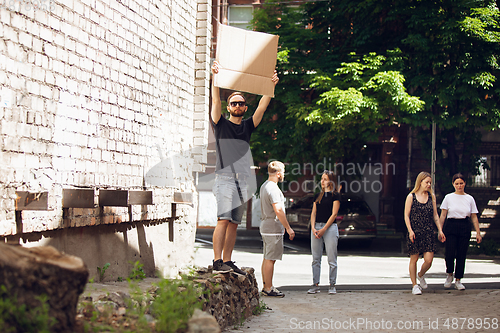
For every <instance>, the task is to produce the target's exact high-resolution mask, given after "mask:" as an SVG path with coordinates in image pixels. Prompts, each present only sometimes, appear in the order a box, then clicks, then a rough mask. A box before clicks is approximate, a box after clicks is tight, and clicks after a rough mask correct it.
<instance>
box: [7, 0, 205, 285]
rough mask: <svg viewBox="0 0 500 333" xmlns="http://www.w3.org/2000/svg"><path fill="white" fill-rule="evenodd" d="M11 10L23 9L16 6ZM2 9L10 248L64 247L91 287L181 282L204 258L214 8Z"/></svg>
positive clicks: (186, 0) (95, 0) (77, 3)
mask: <svg viewBox="0 0 500 333" xmlns="http://www.w3.org/2000/svg"><path fill="white" fill-rule="evenodd" d="M9 3H10V2H9ZM12 3H13V5H8V4H7V2H6V3H5V4H2V6H1V7H0V16H1V24H0V36H1V37H0V93H1V101H0V137H1V141H0V145H1V149H0V161H1V162H0V163H1V167H0V207H1V209H0V240H1V241H4V242H9V243H20V244H22V245H24V246H38V245H52V246H54V247H56V248H57V249H59V250H61V251H64V252H66V253H68V254H73V255H77V256H79V257H81V258H82V259H83V260H84V261H85V263H86V264H87V266H88V268H89V271H90V274H91V276H95V275H96V274H97V267H103V266H104V265H105V264H106V263H110V264H111V265H110V267H109V269H108V271H107V275H108V276H109V277H110V278H111V277H114V279H116V278H117V277H127V276H128V272H129V271H130V269H131V267H132V266H133V263H135V262H137V261H140V262H141V264H143V265H144V270H145V271H146V273H148V275H150V276H154V274H156V273H157V272H159V273H161V274H162V275H164V276H170V275H175V274H177V273H178V270H179V269H180V268H181V267H183V266H186V265H188V264H189V263H190V262H191V260H192V256H193V253H194V236H195V229H196V215H197V214H196V212H197V205H198V202H197V195H196V187H195V175H196V173H197V172H199V171H203V170H204V164H205V163H206V150H207V149H206V143H207V135H208V118H207V117H208V111H207V110H208V95H209V84H208V81H209V75H208V73H209V69H210V47H211V45H210V36H211V33H212V32H211V26H212V25H211V17H212V14H211V10H212V6H211V3H209V2H208V1H206V0H196V1H190V0H180V1H177V0H176V1H174V0H167V1H148V0H125V1H115V0H90V1H89V0H73V1H70V2H66V1H53V0H49V1H47V4H46V5H45V4H42V5H41V6H38V7H37V6H35V5H36V4H35V5H31V3H30V2H12Z"/></svg>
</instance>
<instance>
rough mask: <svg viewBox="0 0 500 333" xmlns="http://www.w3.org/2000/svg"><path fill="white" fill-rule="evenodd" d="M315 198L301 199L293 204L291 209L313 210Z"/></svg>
mask: <svg viewBox="0 0 500 333" xmlns="http://www.w3.org/2000/svg"><path fill="white" fill-rule="evenodd" d="M313 200H314V197H312V196H307V197H305V198H302V199H300V200H299V201H296V202H294V203H293V204H292V206H291V207H290V208H291V209H297V208H312V204H313Z"/></svg>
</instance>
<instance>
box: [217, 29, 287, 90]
mask: <svg viewBox="0 0 500 333" xmlns="http://www.w3.org/2000/svg"><path fill="white" fill-rule="evenodd" d="M277 53H278V36H275V35H271V34H266V33H263V32H256V31H249V30H244V29H240V28H235V27H230V26H227V25H223V24H219V26H218V35H217V54H216V56H215V58H216V59H217V61H218V62H219V64H220V67H221V68H220V70H219V73H218V74H217V75H214V85H215V86H216V87H220V88H226V89H232V90H237V91H245V92H249V93H252V94H257V95H266V96H271V97H274V84H273V82H272V80H271V78H272V77H273V74H274V70H275V68H276V57H277Z"/></svg>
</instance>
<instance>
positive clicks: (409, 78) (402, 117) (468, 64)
mask: <svg viewBox="0 0 500 333" xmlns="http://www.w3.org/2000/svg"><path fill="white" fill-rule="evenodd" d="M292 5H293V6H292ZM295 5H296V3H295V2H292V1H290V2H287V1H280V2H269V3H264V4H263V6H262V8H261V9H259V10H256V11H255V13H254V22H253V23H254V26H255V28H256V30H258V31H263V32H268V33H272V34H276V35H279V36H280V39H279V44H280V45H279V52H280V54H279V57H278V73H279V76H280V82H279V84H278V85H277V87H276V90H275V95H276V97H275V99H274V100H273V102H272V103H271V105H270V106H269V108H268V111H266V113H265V115H264V119H263V121H262V122H261V124H260V125H259V127H258V128H257V130H256V132H255V134H254V135H253V137H252V142H251V143H252V153H253V154H254V155H253V157H254V160H255V161H256V162H265V161H267V160H268V159H279V160H281V161H284V162H286V163H295V162H299V163H302V162H303V161H321V160H322V159H323V158H324V157H331V158H332V159H333V160H334V161H336V162H345V161H348V162H356V161H359V160H360V159H365V158H366V155H365V151H364V150H363V146H364V145H365V144H366V142H369V141H370V140H375V141H376V140H377V139H378V135H379V130H380V129H381V128H382V127H384V126H386V125H390V124H392V123H394V122H396V123H398V124H409V125H411V126H413V127H416V128H417V129H418V130H419V131H421V132H426V131H428V129H429V128H430V127H431V124H432V122H435V123H436V124H437V127H438V133H437V135H438V136H437V137H438V141H441V142H440V145H441V149H442V151H443V152H445V155H446V156H443V158H444V159H445V161H442V162H440V163H442V164H447V165H448V167H447V168H438V169H437V171H438V174H440V176H439V177H441V178H443V179H445V178H446V179H447V181H449V179H448V178H450V176H451V175H452V174H453V173H455V172H457V171H461V172H462V173H464V174H465V175H466V176H468V175H473V174H474V173H475V172H476V171H477V164H478V163H477V161H478V159H477V156H476V155H475V154H473V153H469V152H467V151H464V150H463V149H462V148H461V147H465V146H467V145H470V146H475V147H477V146H478V144H479V143H480V136H478V135H476V134H477V133H479V130H480V129H481V128H483V129H486V130H491V129H498V128H500V107H499V106H500V105H499V104H500V98H499V97H500V85H499V80H498V77H499V74H500V61H499V57H500V43H499V41H500V24H499V22H500V14H499V9H498V6H497V3H496V2H495V1H492V0H486V1H472V2H471V1H468V0H467V1H466V0H457V1H451V2H450V1H444V0H438V1H432V2H429V1H393V0H391V1H389V0H378V1H366V0H352V1H341V0H330V1H319V2H312V1H311V2H309V1H307V2H304V3H303V4H301V5H300V6H295ZM353 55H357V56H354V57H353ZM450 133H454V134H453V135H451V134H450ZM428 156H430V154H429V155H428ZM365 161H366V160H365Z"/></svg>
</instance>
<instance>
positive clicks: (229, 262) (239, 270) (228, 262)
mask: <svg viewBox="0 0 500 333" xmlns="http://www.w3.org/2000/svg"><path fill="white" fill-rule="evenodd" d="M224 265H227V266H229V267H231V268H232V270H233V272H235V273H236V274H240V275H247V273H246V272H243V271H242V270H241V269H239V268H238V266H236V265H235V264H234V261H226V262H225V263H224Z"/></svg>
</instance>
